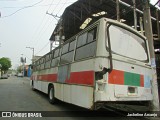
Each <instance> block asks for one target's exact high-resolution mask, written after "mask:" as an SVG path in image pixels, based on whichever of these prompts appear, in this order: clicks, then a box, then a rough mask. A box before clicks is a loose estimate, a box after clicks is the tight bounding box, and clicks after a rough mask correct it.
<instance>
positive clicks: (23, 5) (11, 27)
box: [0, 0, 157, 68]
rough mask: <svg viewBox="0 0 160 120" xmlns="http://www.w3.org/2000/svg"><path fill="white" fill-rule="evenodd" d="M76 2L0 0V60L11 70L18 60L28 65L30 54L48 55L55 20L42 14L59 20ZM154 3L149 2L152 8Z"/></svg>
mask: <svg viewBox="0 0 160 120" xmlns="http://www.w3.org/2000/svg"><path fill="white" fill-rule="evenodd" d="M75 1H77V0H0V12H1V18H0V44H1V45H0V58H1V57H8V58H10V59H11V61H12V68H16V67H17V66H18V65H20V57H21V56H22V54H23V57H26V60H27V63H26V64H30V63H31V58H32V50H31V49H27V48H26V47H34V49H35V55H38V56H42V55H44V54H46V53H47V52H49V50H50V44H49V38H50V36H51V34H52V32H53V30H54V28H55V26H56V24H57V20H56V19H54V18H53V17H52V16H50V15H47V14H46V11H48V12H49V13H52V14H54V15H57V16H61V15H62V13H63V11H64V9H65V8H66V7H67V6H69V5H70V4H72V3H73V2H75ZM156 2H157V0H151V3H153V4H155V3H156Z"/></svg>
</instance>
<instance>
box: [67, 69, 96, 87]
mask: <svg viewBox="0 0 160 120" xmlns="http://www.w3.org/2000/svg"><path fill="white" fill-rule="evenodd" d="M66 83H71V84H83V85H91V86H93V85H94V71H82V72H72V73H71V74H70V79H69V80H66Z"/></svg>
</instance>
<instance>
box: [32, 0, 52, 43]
mask: <svg viewBox="0 0 160 120" xmlns="http://www.w3.org/2000/svg"><path fill="white" fill-rule="evenodd" d="M53 2H54V0H52V2H51V4H52V3H53ZM50 7H51V5H50V6H49V7H48V9H47V11H48V10H49V9H50ZM45 17H46V14H44V16H43V19H42V21H41V22H40V24H39V25H38V27H37V29H36V31H35V32H34V34H33V35H32V37H31V40H32V39H33V37H34V36H35V35H36V33H37V31H38V30H39V29H40V26H41V25H42V23H43V22H44V20H45ZM47 21H48V19H47ZM45 24H46V23H45ZM43 27H44V26H43ZM43 27H42V29H43ZM42 29H41V30H42ZM41 30H40V31H39V32H38V35H39V34H40V32H41ZM37 41H38V40H37ZM36 43H37V42H36Z"/></svg>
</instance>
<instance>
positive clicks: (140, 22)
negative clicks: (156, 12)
mask: <svg viewBox="0 0 160 120" xmlns="http://www.w3.org/2000/svg"><path fill="white" fill-rule="evenodd" d="M139 24H140V30H141V34H142V35H144V30H143V19H142V17H140V18H139Z"/></svg>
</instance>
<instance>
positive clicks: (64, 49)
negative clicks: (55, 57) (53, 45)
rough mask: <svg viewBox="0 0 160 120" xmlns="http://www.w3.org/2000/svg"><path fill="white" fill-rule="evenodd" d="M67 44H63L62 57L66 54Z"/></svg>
mask: <svg viewBox="0 0 160 120" xmlns="http://www.w3.org/2000/svg"><path fill="white" fill-rule="evenodd" d="M68 48H69V43H67V44H65V45H64V46H63V48H62V55H63V54H65V53H67V52H68Z"/></svg>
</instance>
